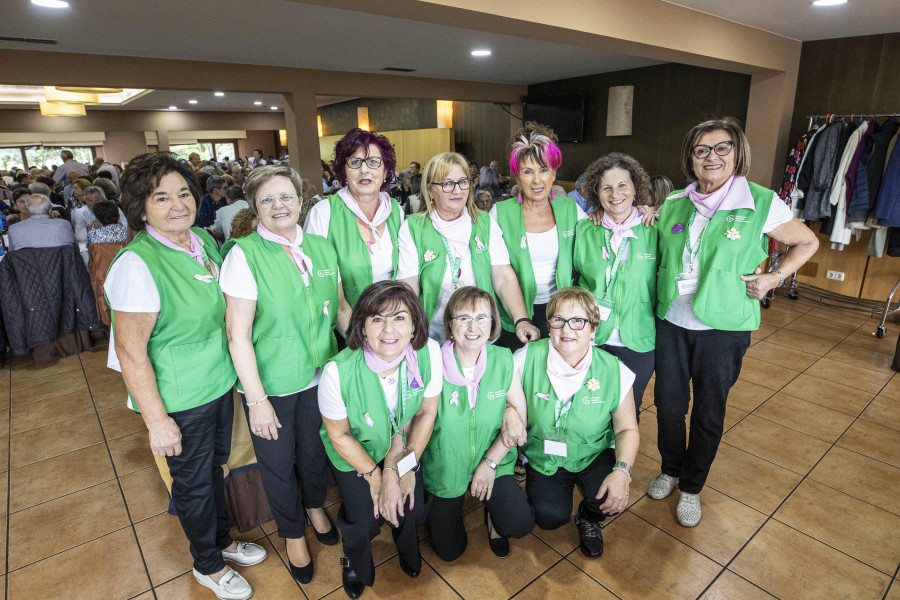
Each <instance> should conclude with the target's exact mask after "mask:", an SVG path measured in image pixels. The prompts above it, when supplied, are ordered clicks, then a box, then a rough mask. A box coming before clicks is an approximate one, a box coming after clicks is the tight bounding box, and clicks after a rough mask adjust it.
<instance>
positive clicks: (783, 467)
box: [719, 417, 828, 477]
mask: <svg viewBox="0 0 900 600" xmlns="http://www.w3.org/2000/svg"><path fill="white" fill-rule="evenodd" d="M760 418H761V417H760ZM804 435H805V434H804ZM808 437H812V436H808ZM815 439H816V440H818V438H815ZM818 441H821V440H818ZM719 443H720V444H727V445H729V446H731V447H732V448H736V449H738V450H740V451H741V452H746V453H747V454H749V455H750V456H753V457H756V458H758V459H760V460H764V461H766V462H767V463H769V464H772V465H775V466H776V467H779V468H781V469H784V470H785V471H790V472H791V473H793V474H794V475H799V476H800V477H805V475H804V472H803V471H796V470H794V469H792V468H790V467H787V466H785V465H782V464H779V463H777V462H775V461H773V460H770V459H768V458H766V457H764V456H760V455H759V454H756V453H754V452H751V451H750V450H747V449H746V448H741V447H740V446H735V445H734V444H732V443H730V442H726V441H725V440H722V441H721V442H719ZM826 443H827V442H826ZM825 454H828V450H826V451H825ZM825 454H823V455H822V456H824V455H825ZM816 464H819V463H818V461H816ZM813 468H815V467H813Z"/></svg>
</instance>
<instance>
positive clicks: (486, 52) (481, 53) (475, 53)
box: [472, 50, 491, 56]
mask: <svg viewBox="0 0 900 600" xmlns="http://www.w3.org/2000/svg"><path fill="white" fill-rule="evenodd" d="M490 55H491V51H490V50H472V56H490Z"/></svg>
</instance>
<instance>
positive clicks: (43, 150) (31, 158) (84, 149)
mask: <svg viewBox="0 0 900 600" xmlns="http://www.w3.org/2000/svg"><path fill="white" fill-rule="evenodd" d="M24 150H25V160H27V161H28V167H29V168H30V167H50V166H52V165H61V164H62V162H63V161H62V159H61V158H60V157H59V153H60V152H61V151H62V150H71V151H72V154H74V155H75V160H77V161H78V162H80V163H82V164H84V165H88V166H90V165H91V164H92V163H93V162H94V152H93V150H92V149H91V148H90V147H89V146H69V147H65V148H62V147H59V146H26V147H25V148H24Z"/></svg>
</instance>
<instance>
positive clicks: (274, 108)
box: [269, 106, 278, 110]
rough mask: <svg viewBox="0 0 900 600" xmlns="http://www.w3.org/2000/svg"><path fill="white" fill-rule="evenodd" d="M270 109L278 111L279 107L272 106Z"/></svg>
mask: <svg viewBox="0 0 900 600" xmlns="http://www.w3.org/2000/svg"><path fill="white" fill-rule="evenodd" d="M269 108H271V109H272V110H278V107H277V106H270V107H269Z"/></svg>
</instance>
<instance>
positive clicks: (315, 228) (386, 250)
mask: <svg viewBox="0 0 900 600" xmlns="http://www.w3.org/2000/svg"><path fill="white" fill-rule="evenodd" d="M404 219H405V217H404V215H403V211H400V220H401V221H402V220H404ZM330 223H331V202H329V201H328V200H323V201H321V202H316V203H315V205H313V207H312V208H311V209H309V214H308V215H306V223H305V224H304V225H303V231H305V232H307V233H312V234H315V235H321V236H322V237H323V238H326V239H327V238H328V227H329V224H330ZM372 252H373V253H374V254H372V256H371V259H372V281H373V282H377V281H386V280H388V279H393V278H394V241H393V240H392V239H391V234H390V232H389V231H388V227H387V224H386V223H385V226H384V230H383V231H382V232H381V237H380V238H379V239H378V243H377V244H373V245H372Z"/></svg>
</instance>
